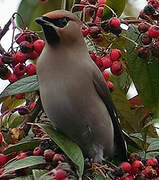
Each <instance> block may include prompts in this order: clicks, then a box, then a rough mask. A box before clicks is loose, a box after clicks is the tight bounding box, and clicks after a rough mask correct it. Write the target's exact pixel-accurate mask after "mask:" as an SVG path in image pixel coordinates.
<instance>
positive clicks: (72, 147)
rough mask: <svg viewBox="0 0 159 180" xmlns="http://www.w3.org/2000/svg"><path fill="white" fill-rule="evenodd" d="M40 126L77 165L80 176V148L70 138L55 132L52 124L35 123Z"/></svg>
mask: <svg viewBox="0 0 159 180" xmlns="http://www.w3.org/2000/svg"><path fill="white" fill-rule="evenodd" d="M37 125H38V126H39V127H41V128H42V129H43V130H44V131H45V132H46V133H47V134H48V135H49V136H50V138H51V139H52V140H53V141H54V142H55V143H56V144H57V145H58V146H59V147H60V148H61V149H62V150H63V151H64V153H65V154H66V155H67V156H68V157H69V158H70V159H71V160H72V162H73V163H75V164H76V165H77V167H78V169H77V173H78V175H79V177H82V174H83V170H84V158H83V154H82V151H81V149H80V148H79V147H78V145H77V144H75V143H73V142H72V141H71V140H70V139H68V138H67V137H65V136H64V135H62V134H61V133H59V132H57V131H56V130H55V129H54V128H53V127H52V126H49V125H46V124H37Z"/></svg>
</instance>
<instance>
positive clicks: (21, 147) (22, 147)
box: [4, 140, 40, 154]
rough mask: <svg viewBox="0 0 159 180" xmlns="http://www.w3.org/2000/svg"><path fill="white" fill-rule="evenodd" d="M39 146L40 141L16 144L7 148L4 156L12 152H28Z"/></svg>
mask: <svg viewBox="0 0 159 180" xmlns="http://www.w3.org/2000/svg"><path fill="white" fill-rule="evenodd" d="M39 144H40V141H37V140H32V141H25V142H21V143H17V144H15V145H11V146H10V147H9V148H7V149H6V150H5V151H4V154H10V153H13V152H18V151H30V150H33V149H34V148H35V147H37V146H39Z"/></svg>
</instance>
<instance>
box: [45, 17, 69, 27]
mask: <svg viewBox="0 0 159 180" xmlns="http://www.w3.org/2000/svg"><path fill="white" fill-rule="evenodd" d="M43 19H44V20H46V21H48V22H50V23H52V24H54V25H55V26H57V27H60V28H63V27H65V26H66V25H67V23H68V22H69V21H70V18H68V17H62V18H57V19H51V18H48V17H46V16H43Z"/></svg>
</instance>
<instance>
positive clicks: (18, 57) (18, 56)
mask: <svg viewBox="0 0 159 180" xmlns="http://www.w3.org/2000/svg"><path fill="white" fill-rule="evenodd" d="M12 58H13V63H15V64H18V63H24V62H25V61H26V60H27V56H26V55H25V54H24V53H22V52H20V51H17V52H16V53H15V54H13V56H12Z"/></svg>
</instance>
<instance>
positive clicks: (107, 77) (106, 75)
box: [102, 71, 110, 81]
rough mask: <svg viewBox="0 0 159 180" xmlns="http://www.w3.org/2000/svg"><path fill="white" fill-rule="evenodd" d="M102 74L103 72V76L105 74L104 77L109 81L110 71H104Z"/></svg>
mask: <svg viewBox="0 0 159 180" xmlns="http://www.w3.org/2000/svg"><path fill="white" fill-rule="evenodd" d="M102 74H103V76H104V79H105V80H106V81H108V80H109V77H110V76H109V73H108V72H106V71H104V72H102Z"/></svg>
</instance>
